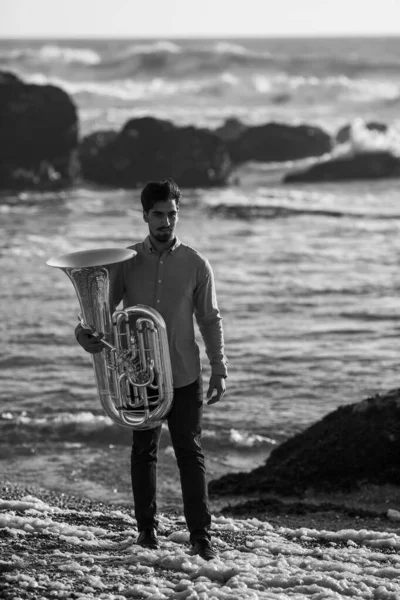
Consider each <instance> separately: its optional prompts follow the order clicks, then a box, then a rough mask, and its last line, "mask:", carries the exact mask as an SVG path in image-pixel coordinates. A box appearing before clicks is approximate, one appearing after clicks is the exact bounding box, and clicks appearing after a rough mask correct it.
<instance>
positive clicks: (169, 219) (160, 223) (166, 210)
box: [143, 200, 179, 242]
mask: <svg viewBox="0 0 400 600" xmlns="http://www.w3.org/2000/svg"><path fill="white" fill-rule="evenodd" d="M178 210H179V208H178V207H177V206H176V201H175V200H163V201H159V202H156V203H155V204H154V206H153V208H151V209H150V210H149V212H148V213H145V212H144V213H143V219H144V221H145V222H146V223H147V224H148V226H149V232H150V233H151V234H152V235H153V236H154V237H155V238H156V240H158V241H159V242H169V241H170V240H173V239H174V237H175V227H176V224H177V222H178Z"/></svg>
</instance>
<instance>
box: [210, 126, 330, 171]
mask: <svg viewBox="0 0 400 600" xmlns="http://www.w3.org/2000/svg"><path fill="white" fill-rule="evenodd" d="M228 125H229V124H226V128H225V129H221V130H219V134H220V135H221V136H222V135H223V136H224V139H225V141H226V143H227V146H228V150H229V153H230V155H231V157H232V160H233V162H234V163H235V164H241V163H244V162H248V161H258V162H283V161H288V160H297V159H300V158H307V157H310V156H322V155H323V154H326V153H327V152H330V151H331V149H332V139H331V136H330V135H329V134H328V133H326V132H325V131H323V130H322V129H320V128H319V127H312V126H310V125H298V126H292V125H285V124H281V123H267V124H265V125H259V126H256V127H247V128H245V129H244V130H242V132H241V133H239V135H237V134H236V135H230V136H229V137H228V135H227V133H228V132H232V131H235V128H234V126H233V124H232V123H231V125H230V127H228ZM235 127H236V133H237V132H240V128H239V127H238V124H237V123H236V124H235Z"/></svg>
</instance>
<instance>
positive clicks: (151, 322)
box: [46, 248, 174, 430]
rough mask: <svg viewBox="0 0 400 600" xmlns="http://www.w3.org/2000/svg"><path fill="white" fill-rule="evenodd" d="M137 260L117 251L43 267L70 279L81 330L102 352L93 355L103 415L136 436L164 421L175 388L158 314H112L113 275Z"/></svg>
mask: <svg viewBox="0 0 400 600" xmlns="http://www.w3.org/2000/svg"><path fill="white" fill-rule="evenodd" d="M135 255H136V252H135V251H134V250H130V249H120V248H106V249H94V250H84V251H80V252H70V253H68V254H62V255H60V256H57V257H54V258H50V259H49V260H48V261H47V262H46V264H47V265H48V266H50V267H57V268H59V269H61V270H62V271H63V272H64V273H65V274H66V275H67V276H68V277H69V279H70V280H71V282H72V284H73V286H74V288H75V292H76V294H77V296H78V301H79V305H80V309H81V315H80V320H81V323H82V326H83V327H84V328H86V329H89V330H90V331H91V333H92V335H97V336H98V337H100V339H101V341H102V342H103V344H104V346H105V348H104V350H103V352H99V353H98V354H92V355H91V356H92V361H93V368H94V374H95V380H96V385H97V392H98V396H99V399H100V402H101V405H102V407H103V410H104V412H105V413H106V415H107V416H108V417H110V419H111V420H112V421H114V422H115V423H117V424H118V425H122V426H123V427H129V428H131V429H136V430H140V429H152V428H154V427H158V426H159V425H161V424H162V423H163V421H164V420H165V419H166V418H167V416H168V413H169V411H170V410H171V408H172V403H173V397H174V387H173V380H172V368H171V360H170V355H169V346H168V337H167V330H166V325H165V322H164V319H163V318H162V316H161V315H160V313H158V312H157V311H156V310H155V309H153V308H151V307H149V306H145V305H142V304H138V305H136V306H130V307H127V308H124V309H121V310H115V311H114V312H111V307H110V280H111V276H112V274H113V271H114V270H115V269H117V268H118V265H120V264H121V263H123V262H125V261H126V260H130V259H131V258H133V257H134V256H135ZM100 332H101V333H103V334H104V337H101V336H100Z"/></svg>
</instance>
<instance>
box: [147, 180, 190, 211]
mask: <svg viewBox="0 0 400 600" xmlns="http://www.w3.org/2000/svg"><path fill="white" fill-rule="evenodd" d="M181 196H182V193H181V190H180V189H179V187H178V186H177V184H176V183H175V181H174V180H173V179H171V177H169V178H168V179H166V180H165V181H149V182H148V183H146V185H145V186H144V188H143V190H142V193H141V195H140V200H141V202H142V206H143V210H144V212H145V213H148V212H149V210H151V209H152V208H153V206H154V205H155V203H156V202H160V201H161V202H163V201H165V200H175V201H176V206H177V207H178V208H179V202H180V199H181Z"/></svg>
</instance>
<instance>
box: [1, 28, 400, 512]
mask: <svg viewBox="0 0 400 600" xmlns="http://www.w3.org/2000/svg"><path fill="white" fill-rule="evenodd" d="M0 69H1V70H8V71H12V72H13V73H16V74H17V75H19V76H20V77H21V78H22V79H23V80H24V81H26V82H32V83H38V84H45V83H52V84H55V85H57V86H60V87H62V88H63V89H64V90H65V91H67V92H68V93H69V94H70V96H71V98H72V99H73V101H74V102H75V104H76V106H77V108H78V114H79V123H80V135H81V136H84V135H86V134H88V133H90V132H92V131H95V130H97V129H119V128H120V127H121V126H122V125H123V124H124V123H125V122H126V121H127V120H128V119H129V118H132V117H140V116H146V115H151V116H155V117H159V118H165V119H169V120H171V121H172V122H174V123H175V124H177V125H188V124H190V125H195V126H199V127H208V128H210V129H215V128H217V127H219V126H221V125H222V124H223V123H224V121H225V120H226V119H227V118H230V117H236V118H239V119H240V120H242V121H243V122H244V123H246V124H249V125H255V124H261V123H266V122H270V121H277V122H281V123H288V124H300V123H303V124H310V125H317V126H319V127H322V128H323V129H324V130H325V131H327V132H329V133H331V134H332V135H334V134H335V133H336V132H337V131H338V129H339V128H340V127H341V126H343V125H346V124H349V123H352V124H354V127H353V128H352V130H351V135H350V140H349V141H348V142H347V143H346V144H342V145H341V146H340V147H339V149H337V148H336V149H335V150H334V152H338V151H340V152H341V153H342V154H343V155H345V154H346V153H348V154H349V155H350V154H352V155H354V154H355V153H357V152H361V151H368V150H370V149H390V151H392V152H394V153H398V152H400V142H399V139H400V138H399V123H400V119H399V112H400V38H395V37H392V38H341V39H339V38H338V39H334V38H327V39H316V38H315V39H314V38H313V39H311V38H302V39H261V38H257V39H229V40H227V39H155V40H147V39H146V40H134V39H130V40H112V39H110V40H104V39H102V40H93V39H92V40H85V39H71V40H62V41H60V40H18V39H14V40H1V41H0ZM369 120H374V121H378V122H381V123H385V124H386V125H387V126H388V130H387V132H386V133H379V132H371V131H369V130H367V129H366V127H365V122H367V121H369ZM303 163H304V164H306V163H307V161H303ZM299 164H300V163H299ZM299 164H296V163H290V162H288V163H269V164H265V163H264V164H263V163H248V164H246V165H242V166H241V167H240V168H238V169H237V177H235V179H234V183H232V184H229V185H228V186H226V187H224V188H215V189H201V188H198V189H183V200H182V205H181V211H180V222H179V225H178V235H179V237H180V239H181V240H182V241H183V242H185V243H187V244H189V245H191V246H193V247H195V248H196V249H197V250H198V251H200V252H201V253H202V254H204V255H205V256H206V257H207V258H208V259H209V260H210V262H211V264H212V267H213V270H214V274H215V280H216V287H217V294H218V302H219V307H220V311H221V314H222V316H223V325H224V332H225V344H226V347H225V350H226V354H227V356H228V359H229V377H228V379H227V392H226V395H225V396H224V398H223V400H222V401H221V402H220V403H218V404H215V405H212V406H208V405H206V404H205V406H204V418H203V447H204V451H205V454H206V460H207V466H208V473H209V475H208V476H209V478H215V477H218V476H220V475H221V474H224V473H228V472H237V471H242V472H244V473H245V472H246V471H249V470H251V469H253V468H255V467H256V466H259V465H260V464H263V463H264V462H265V460H266V458H267V457H268V455H269V453H270V452H271V450H273V449H274V448H276V447H277V445H279V444H280V443H282V442H283V441H285V440H286V439H288V438H290V437H291V436H293V435H295V434H296V433H298V432H300V431H302V430H304V429H305V428H306V427H308V426H309V425H311V424H312V423H314V422H315V421H317V420H319V419H321V418H323V417H324V416H325V415H327V414H328V413H329V412H331V411H333V410H335V409H336V408H338V407H340V406H343V405H345V404H349V403H355V402H359V401H361V400H363V399H364V398H366V397H368V396H371V395H374V394H379V393H385V392H387V391H389V390H390V389H393V388H395V387H398V384H399V380H400V375H399V373H400V371H399V355H400V341H399V335H400V303H399V299H398V293H399V288H400V274H399V262H400V194H399V181H398V180H396V179H387V180H375V181H373V180H370V181H368V180H365V181H351V182H345V183H344V182H332V183H318V184H295V183H292V184H283V183H282V178H283V175H284V174H285V173H286V172H290V171H291V170H292V169H294V168H297V167H298V166H299ZM178 184H179V182H178ZM139 195H140V190H128V191H127V190H123V189H118V188H104V187H103V188H99V187H95V186H91V185H89V184H79V185H75V186H74V187H72V188H70V189H68V190H64V191H60V192H46V193H38V192H23V193H17V194H9V193H4V192H3V193H2V194H1V195H0V220H1V237H0V278H1V279H0V297H1V302H0V334H1V344H0V478H2V479H6V480H10V481H15V482H20V483H23V484H29V485H40V486H45V487H49V488H53V489H57V490H58V491H61V492H63V493H69V494H80V495H85V496H88V497H91V498H95V499H96V500H100V501H103V500H104V501H112V502H127V503H129V502H131V492H130V481H129V456H130V442H131V432H130V431H129V429H125V428H121V427H119V426H117V425H115V424H113V423H111V422H110V421H109V420H108V419H107V418H106V417H105V416H104V414H103V412H102V409H101V406H100V403H99V401H98V399H97V395H96V387H95V380H94V373H93V369H92V365H91V359H90V356H89V355H88V354H86V353H85V352H84V351H83V350H82V349H81V348H80V347H79V346H78V345H77V343H76V341H75V338H74V335H73V330H74V327H75V325H76V323H77V314H78V312H79V305H78V300H77V296H76V294H75V291H74V289H73V287H72V284H71V282H70V281H69V280H68V278H67V277H66V275H65V274H64V273H63V272H62V271H61V270H59V269H54V268H50V267H48V266H47V265H46V260H47V259H49V258H50V257H54V256H57V255H59V254H63V253H67V252H71V251H75V250H81V249H82V250H83V249H90V248H99V247H101V248H105V247H126V246H128V245H130V244H132V243H134V242H137V241H139V240H141V239H143V238H144V237H145V236H146V233H147V230H146V225H145V223H144V222H143V219H142V213H141V205H140V200H139ZM198 342H199V344H200V347H201V352H202V363H203V379H204V384H205V389H206V388H207V383H208V378H209V375H210V370H209V366H208V363H207V358H206V355H205V352H204V347H203V345H202V340H201V337H200V335H199V334H198ZM164 429H165V428H164ZM244 476H245V475H244ZM159 482H160V483H159V485H160V494H159V496H160V497H159V503H160V506H161V507H176V506H179V502H180V490H179V477H178V474H177V471H176V466H175V461H174V456H173V451H172V448H171V445H170V440H169V434H168V431H167V430H166V429H165V430H164V431H163V435H162V440H161V445H160V460H159Z"/></svg>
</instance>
